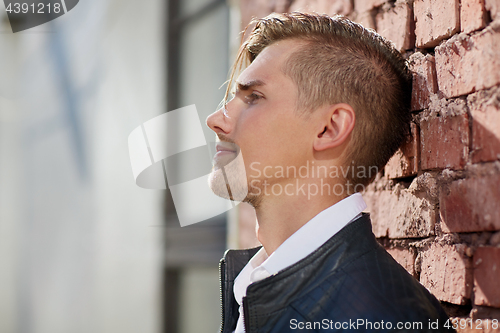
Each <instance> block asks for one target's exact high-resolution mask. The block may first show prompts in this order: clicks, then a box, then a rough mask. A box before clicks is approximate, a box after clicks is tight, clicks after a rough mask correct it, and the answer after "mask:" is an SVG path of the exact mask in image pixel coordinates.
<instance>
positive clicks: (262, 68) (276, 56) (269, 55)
mask: <svg viewBox="0 0 500 333" xmlns="http://www.w3.org/2000/svg"><path fill="white" fill-rule="evenodd" d="M302 45H303V42H302V41H299V40H294V39H289V40H284V41H278V42H275V43H273V44H271V45H269V46H268V47H266V48H264V50H262V52H260V54H259V55H258V56H257V57H256V58H255V60H254V61H253V62H252V63H251V64H250V65H249V66H248V67H247V68H246V69H245V70H244V71H243V72H242V73H241V74H240V76H239V77H238V79H237V80H236V81H237V83H240V84H246V83H247V82H252V81H257V80H259V81H262V82H263V83H264V84H267V83H276V84H279V83H280V82H281V81H283V80H285V79H288V80H289V78H288V77H286V76H285V75H284V74H283V71H282V68H283V66H284V64H285V62H286V60H287V59H288V57H289V56H290V55H291V54H292V53H294V52H295V51H297V50H298V49H299V47H300V46H302Z"/></svg>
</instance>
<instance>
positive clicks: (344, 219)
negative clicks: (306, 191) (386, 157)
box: [233, 193, 366, 333]
mask: <svg viewBox="0 0 500 333" xmlns="http://www.w3.org/2000/svg"><path fill="white" fill-rule="evenodd" d="M365 209H366V203H365V201H364V200H363V197H362V196H361V194H360V193H355V194H353V195H351V196H349V197H347V198H345V199H343V200H341V201H339V202H337V203H336V204H334V205H333V206H330V207H328V208H327V209H325V210H323V211H322V212H320V213H319V214H318V215H316V216H315V217H313V218H312V219H311V220H310V221H309V222H307V223H306V224H304V225H303V226H302V227H301V228H300V229H299V230H297V231H296V232H295V233H294V234H293V235H291V236H290V237H288V238H287V239H286V240H285V241H284V242H283V243H282V244H281V245H280V246H279V247H278V248H277V249H276V251H274V252H273V253H272V254H271V255H270V256H268V255H267V253H266V251H265V250H264V248H263V247H262V248H261V249H260V250H259V251H258V252H257V253H256V254H255V255H254V256H253V257H252V259H250V261H249V262H248V263H247V264H246V266H245V267H243V269H242V270H241V272H240V274H238V276H237V277H236V279H235V281H234V289H233V291H234V297H235V299H236V301H237V302H238V304H239V305H240V309H239V311H240V316H239V318H238V323H237V324H236V329H235V331H234V333H243V332H244V331H245V327H244V324H243V307H242V306H241V303H242V301H243V297H245V296H246V291H247V287H248V286H249V285H250V284H252V283H254V282H256V281H259V280H262V279H265V278H267V277H269V276H271V275H274V274H276V273H278V272H279V271H281V270H283V269H284V268H286V267H288V266H291V265H293V264H295V263H296V262H298V261H300V260H301V259H303V258H305V257H307V256H308V255H309V254H311V253H312V252H314V251H315V250H316V249H317V248H319V247H320V246H321V245H323V244H324V243H326V241H327V240H329V239H330V238H331V237H332V236H333V235H335V234H336V233H337V232H339V231H340V229H342V228H343V227H345V226H346V225H347V224H349V223H350V222H352V221H354V220H356V219H357V218H358V217H360V216H361V212H362V211H363V210H365Z"/></svg>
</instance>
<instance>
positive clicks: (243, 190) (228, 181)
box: [208, 153, 248, 201]
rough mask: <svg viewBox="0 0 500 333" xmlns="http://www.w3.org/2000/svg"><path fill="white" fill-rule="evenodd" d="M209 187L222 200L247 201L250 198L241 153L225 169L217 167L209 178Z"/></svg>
mask: <svg viewBox="0 0 500 333" xmlns="http://www.w3.org/2000/svg"><path fill="white" fill-rule="evenodd" d="M208 185H209V186H210V188H211V189H212V192H214V194H215V195H217V196H219V197H221V198H224V199H228V200H233V201H245V200H246V198H247V196H248V181H247V177H246V172H245V165H244V163H243V157H241V153H240V154H238V156H237V157H236V158H235V159H234V160H233V161H231V162H230V163H228V164H226V165H225V166H223V167H219V166H217V165H215V166H214V168H213V170H212V172H211V173H210V176H209V177H208Z"/></svg>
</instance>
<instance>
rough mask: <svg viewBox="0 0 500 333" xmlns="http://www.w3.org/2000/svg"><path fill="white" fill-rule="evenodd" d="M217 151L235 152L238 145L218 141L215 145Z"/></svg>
mask: <svg viewBox="0 0 500 333" xmlns="http://www.w3.org/2000/svg"><path fill="white" fill-rule="evenodd" d="M215 149H216V151H217V153H234V154H236V153H237V152H238V150H239V148H238V146H237V145H236V144H234V143H230V142H218V143H217V145H216V146H215Z"/></svg>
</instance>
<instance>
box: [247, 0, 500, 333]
mask: <svg viewBox="0 0 500 333" xmlns="http://www.w3.org/2000/svg"><path fill="white" fill-rule="evenodd" d="M240 8H241V12H242V21H243V23H242V24H243V26H245V25H246V24H247V23H248V22H249V20H250V18H251V17H253V16H257V17H262V16H265V15H267V14H268V13H271V12H273V11H276V12H285V11H294V10H301V11H315V12H318V13H326V14H329V15H333V14H343V15H346V16H348V17H349V18H351V19H353V20H354V21H357V22H359V23H361V24H363V25H364V26H365V27H369V28H373V29H375V30H376V31H377V32H379V33H380V34H381V35H383V36H384V37H387V38H388V39H390V40H392V41H393V42H394V44H395V45H396V47H397V48H398V49H399V50H400V51H401V52H403V53H404V55H405V57H406V58H407V59H408V60H409V63H410V66H411V69H412V71H413V73H414V77H413V80H414V81H413V82H414V91H413V98H412V115H413V123H412V127H411V129H412V136H411V139H410V140H408V142H406V143H405V144H404V145H403V146H402V147H401V149H400V150H399V151H398V152H397V153H396V154H395V156H393V158H392V159H391V160H390V161H389V163H388V164H387V166H386V167H385V169H384V170H383V171H382V172H381V173H379V174H378V175H377V178H376V180H375V182H374V183H373V184H371V185H370V186H369V187H368V188H367V190H366V192H365V193H364V198H365V201H366V202H367V204H368V206H369V211H370V212H371V216H372V221H373V231H374V233H375V235H376V236H377V237H378V238H379V241H380V242H381V244H383V245H384V246H385V247H386V248H387V250H388V251H389V253H390V254H391V255H392V256H393V257H394V258H395V259H396V260H397V261H398V262H399V263H400V264H401V265H403V267H405V268H406V269H407V270H408V271H409V272H410V274H412V275H413V276H414V277H415V278H417V279H418V280H419V281H420V282H421V283H422V284H423V285H424V286H425V287H427V288H428V289H429V290H430V291H431V292H432V293H433V294H434V295H435V296H436V297H437V298H438V299H439V300H441V301H442V303H443V305H444V307H445V309H446V310H447V312H448V313H449V315H450V316H452V317H455V318H462V319H466V318H467V319H470V320H472V323H473V325H472V326H473V327H474V328H476V326H477V328H478V329H479V328H481V330H480V331H482V332H500V329H499V328H496V329H495V328H492V324H493V326H495V325H494V323H495V320H500V208H499V207H500V0H461V1H459V0H414V1H411V0H401V1H400V0H398V1H395V2H394V1H387V0H353V1H351V0H295V1H290V0H241V1H240ZM251 210H252V209H251V208H249V207H248V206H241V208H240V212H241V214H242V215H244V216H245V218H241V219H240V226H241V230H245V231H246V233H244V234H243V233H242V235H241V242H240V244H242V245H245V246H251V245H253V244H255V243H256V239H255V238H254V236H253V235H251V234H252V233H251V232H250V233H248V230H253V225H254V223H255V217H254V216H253V215H252V213H251ZM464 323H465V322H464V320H462V324H463V326H467V327H465V328H462V329H460V328H459V331H462V332H469V331H472V330H471V328H470V326H471V325H470V321H469V323H468V324H465V325H464ZM463 326H462V327H463ZM478 331H479V330H478Z"/></svg>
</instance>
